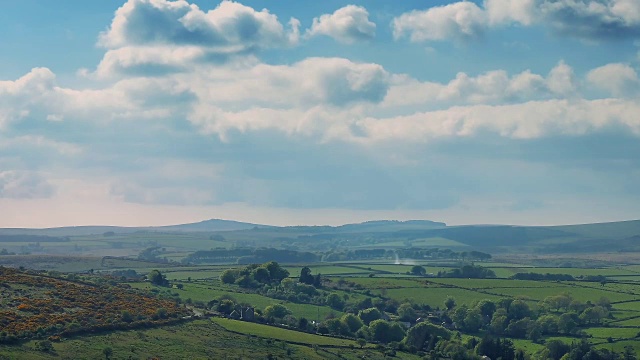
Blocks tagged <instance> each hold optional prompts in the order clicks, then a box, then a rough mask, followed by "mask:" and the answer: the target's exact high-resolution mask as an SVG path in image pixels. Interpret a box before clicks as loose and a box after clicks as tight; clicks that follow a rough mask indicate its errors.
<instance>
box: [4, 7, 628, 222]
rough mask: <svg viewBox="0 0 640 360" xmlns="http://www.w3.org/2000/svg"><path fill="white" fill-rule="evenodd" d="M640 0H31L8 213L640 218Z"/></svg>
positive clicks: (140, 217)
mask: <svg viewBox="0 0 640 360" xmlns="http://www.w3.org/2000/svg"><path fill="white" fill-rule="evenodd" d="M639 72H640V0H484V1H474V2H471V1H442V0H438V1H423V0H422V1H417V0H406V1H394V2H391V1H387V2H381V1H360V2H344V1H338V0H327V1H297V0H279V1H257V0H251V1H244V2H233V1H222V2H219V1H204V0H202V1H184V0H176V1H170V0H129V1H126V2H123V1H122V0H121V1H114V0H102V1H84V0H65V1H63V2H53V1H36V0H22V1H16V2H6V3H4V4H2V11H0V227H54V226H69V225H124V226H142V225H164V224H177V223H184V222H192V221H200V220H204V219H209V218H222V219H233V220H239V221H248V222H254V223H262V224H274V225H295V224H344V223H352V222H359V221H365V220H378V219H398V220H408V219H429V220H435V221H444V222H446V223H448V224H523V225H524V224H527V225H550V224H569V223H589V222H605V221H616V220H629V219H639V218H640V186H639V184H640V78H639V75H638V73H639Z"/></svg>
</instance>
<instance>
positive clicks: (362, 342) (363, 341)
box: [356, 338, 626, 360]
mask: <svg viewBox="0 0 640 360" xmlns="http://www.w3.org/2000/svg"><path fill="white" fill-rule="evenodd" d="M356 343H357V344H358V346H360V349H362V348H363V347H364V346H365V345H367V340H365V339H363V338H358V339H357V340H356ZM625 360H626V359H625Z"/></svg>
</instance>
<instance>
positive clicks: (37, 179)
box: [0, 170, 54, 199]
mask: <svg viewBox="0 0 640 360" xmlns="http://www.w3.org/2000/svg"><path fill="white" fill-rule="evenodd" d="M53 194H54V188H53V186H52V185H51V184H49V182H47V180H46V179H44V178H43V177H42V176H41V175H40V174H38V173H34V172H26V171H12V170H10V171H0V198H13V199H38V198H48V197H51V196H52V195H53Z"/></svg>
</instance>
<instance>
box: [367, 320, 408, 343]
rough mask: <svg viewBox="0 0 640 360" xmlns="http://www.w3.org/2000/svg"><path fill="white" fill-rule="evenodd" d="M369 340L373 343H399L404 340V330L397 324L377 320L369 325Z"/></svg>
mask: <svg viewBox="0 0 640 360" xmlns="http://www.w3.org/2000/svg"><path fill="white" fill-rule="evenodd" d="M369 331H370V333H371V338H372V339H373V340H374V341H380V342H382V343H388V342H391V341H400V340H402V338H404V329H403V328H402V325H400V324H398V323H393V324H392V323H389V322H388V321H386V320H382V319H378V320H374V321H372V322H371V325H369Z"/></svg>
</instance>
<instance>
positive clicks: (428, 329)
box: [404, 322, 451, 350]
mask: <svg viewBox="0 0 640 360" xmlns="http://www.w3.org/2000/svg"><path fill="white" fill-rule="evenodd" d="M436 337H440V338H443V339H450V338H451V332H449V330H447V329H445V328H443V327H442V326H437V325H433V324H430V323H427V322H421V323H419V324H417V325H416V326H414V327H412V328H410V329H409V331H408V332H407V335H406V337H405V338H404V343H405V344H406V345H407V346H413V347H415V348H416V349H418V350H421V349H423V348H424V347H425V346H426V344H425V343H426V342H427V341H428V340H429V339H431V338H436Z"/></svg>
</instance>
